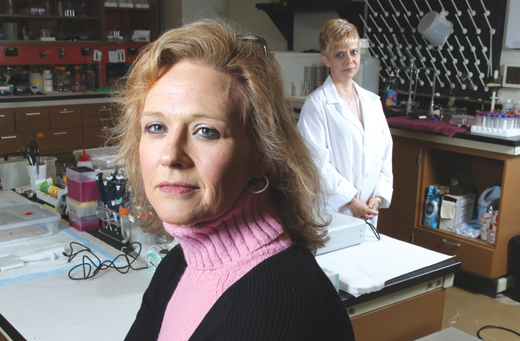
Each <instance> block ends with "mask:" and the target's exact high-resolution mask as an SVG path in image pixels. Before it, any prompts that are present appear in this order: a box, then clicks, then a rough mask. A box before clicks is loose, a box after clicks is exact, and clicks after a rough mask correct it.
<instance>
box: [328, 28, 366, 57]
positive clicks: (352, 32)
mask: <svg viewBox="0 0 520 341" xmlns="http://www.w3.org/2000/svg"><path fill="white" fill-rule="evenodd" d="M359 39H360V38H359V32H358V30H357V28H356V26H354V25H353V24H351V23H349V22H348V21H347V20H345V19H332V20H329V21H327V22H326V23H325V24H323V26H322V27H321V30H320V34H319V35H318V43H319V45H320V51H321V54H322V55H324V56H325V57H329V54H330V53H331V52H334V51H337V50H338V49H340V48H341V47H343V46H347V47H350V46H352V45H353V44H355V43H358V44H359Z"/></svg>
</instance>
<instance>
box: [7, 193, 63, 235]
mask: <svg viewBox="0 0 520 341" xmlns="http://www.w3.org/2000/svg"><path fill="white" fill-rule="evenodd" d="M60 219H61V215H60V214H59V213H57V212H55V211H53V210H51V209H49V208H47V207H44V206H42V205H40V204H36V203H27V204H15V205H9V206H3V207H0V245H2V244H8V243H13V242H19V241H24V240H29V239H33V238H39V237H45V236H49V235H52V234H55V233H56V232H58V221H59V220H60Z"/></svg>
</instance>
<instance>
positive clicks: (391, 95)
mask: <svg viewBox="0 0 520 341" xmlns="http://www.w3.org/2000/svg"><path fill="white" fill-rule="evenodd" d="M386 106H387V107H396V106H397V91H395V90H394V89H388V91H387V92H386Z"/></svg>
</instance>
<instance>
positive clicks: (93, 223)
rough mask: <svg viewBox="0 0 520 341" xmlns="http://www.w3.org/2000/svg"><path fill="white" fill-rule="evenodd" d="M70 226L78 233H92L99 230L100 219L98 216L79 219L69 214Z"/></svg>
mask: <svg viewBox="0 0 520 341" xmlns="http://www.w3.org/2000/svg"><path fill="white" fill-rule="evenodd" d="M69 224H70V226H72V227H74V228H75V229H76V230H78V231H90V230H95V229H97V228H99V218H98V216H97V215H90V216H86V217H78V216H77V215H75V214H74V213H72V212H69Z"/></svg>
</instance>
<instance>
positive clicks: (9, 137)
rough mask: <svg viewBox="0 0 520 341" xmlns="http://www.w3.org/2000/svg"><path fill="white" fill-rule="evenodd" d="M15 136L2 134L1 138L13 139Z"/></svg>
mask: <svg viewBox="0 0 520 341" xmlns="http://www.w3.org/2000/svg"><path fill="white" fill-rule="evenodd" d="M15 138H16V136H2V140H7V139H15Z"/></svg>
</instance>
